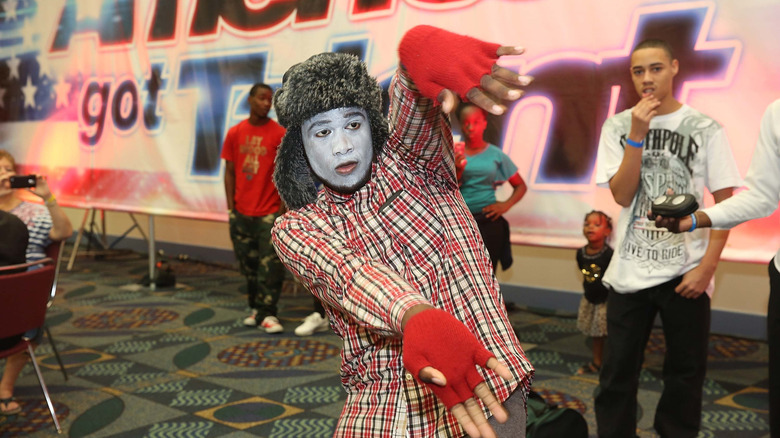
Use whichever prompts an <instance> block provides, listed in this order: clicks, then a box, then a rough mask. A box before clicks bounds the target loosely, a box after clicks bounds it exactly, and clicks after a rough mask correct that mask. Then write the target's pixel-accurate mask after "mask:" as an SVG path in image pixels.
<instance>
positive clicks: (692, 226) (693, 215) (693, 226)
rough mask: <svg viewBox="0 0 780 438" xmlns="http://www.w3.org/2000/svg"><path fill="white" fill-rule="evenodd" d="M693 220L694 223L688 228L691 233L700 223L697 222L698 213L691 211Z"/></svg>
mask: <svg viewBox="0 0 780 438" xmlns="http://www.w3.org/2000/svg"><path fill="white" fill-rule="evenodd" d="M691 222H692V224H691V228H690V229H689V230H688V232H689V233H690V232H691V231H693V230H695V229H696V225H698V224H697V223H696V213H691Z"/></svg>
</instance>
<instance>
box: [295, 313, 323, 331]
mask: <svg viewBox="0 0 780 438" xmlns="http://www.w3.org/2000/svg"><path fill="white" fill-rule="evenodd" d="M328 327H329V324H328V317H327V316H326V317H324V318H323V317H322V316H320V314H319V313H317V312H314V313H312V314H311V315H309V316H307V317H306V318H304V319H303V324H301V325H299V326H298V327H296V328H295V334H296V335H298V336H311V335H312V334H313V333H314V332H320V331H323V330H327V329H328Z"/></svg>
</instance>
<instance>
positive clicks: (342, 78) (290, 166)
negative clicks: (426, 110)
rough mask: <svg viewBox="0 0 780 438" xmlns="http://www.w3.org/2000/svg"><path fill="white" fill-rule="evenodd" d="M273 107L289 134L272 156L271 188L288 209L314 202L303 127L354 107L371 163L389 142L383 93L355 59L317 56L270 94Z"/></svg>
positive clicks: (297, 67) (288, 74) (298, 66)
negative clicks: (360, 114) (361, 114)
mask: <svg viewBox="0 0 780 438" xmlns="http://www.w3.org/2000/svg"><path fill="white" fill-rule="evenodd" d="M274 106H275V108H276V115H277V117H278V119H279V123H280V124H281V125H282V126H284V127H285V128H286V129H287V133H286V134H285V136H284V139H282V144H281V146H279V151H278V153H277V155H276V168H275V170H274V183H275V184H276V188H277V190H278V191H279V195H280V196H281V198H282V201H284V203H285V204H287V207H288V208H289V209H293V210H294V209H298V208H301V207H303V206H305V205H307V204H309V203H311V202H314V200H315V198H316V196H317V190H316V188H315V186H314V178H315V176H314V175H313V173H312V171H311V167H310V166H309V163H308V161H307V159H306V151H305V150H304V147H303V137H302V134H301V125H303V122H305V121H306V120H308V119H310V118H311V117H313V116H316V115H317V114H319V113H322V112H325V111H330V110H332V109H336V108H347V107H358V108H363V109H364V110H365V111H366V112H367V113H368V119H369V123H370V125H371V126H370V128H371V141H372V143H373V148H374V156H375V157H378V156H379V155H380V154H381V152H382V148H383V146H384V144H385V142H386V141H387V138H388V128H387V120H386V119H385V117H384V115H383V114H382V89H381V88H380V87H379V84H378V83H377V81H376V79H375V78H373V77H371V76H370V75H369V74H368V70H367V69H366V65H365V63H363V62H362V61H360V59H359V58H358V57H356V56H354V55H348V54H344V53H320V54H319V55H314V56H312V57H311V58H309V59H307V60H306V61H304V62H301V63H300V64H296V65H294V66H292V67H290V69H289V70H287V72H286V73H285V74H284V78H283V80H282V86H281V87H280V88H279V89H278V90H276V93H275V94H274Z"/></svg>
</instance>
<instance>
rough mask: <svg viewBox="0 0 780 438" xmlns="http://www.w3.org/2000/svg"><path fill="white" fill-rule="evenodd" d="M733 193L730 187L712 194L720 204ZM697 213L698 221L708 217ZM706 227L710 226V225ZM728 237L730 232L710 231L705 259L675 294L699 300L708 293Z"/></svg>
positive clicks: (691, 272) (688, 275) (687, 274)
mask: <svg viewBox="0 0 780 438" xmlns="http://www.w3.org/2000/svg"><path fill="white" fill-rule="evenodd" d="M733 193H734V189H733V188H731V187H729V188H725V189H721V190H718V191H715V192H714V193H713V194H712V197H713V198H714V199H715V202H716V203H718V202H721V201H723V200H725V199H728V198H730V197H731V195H732V194H733ZM697 213H699V214H697V215H696V218H697V220H698V218H699V217H700V216H705V217H706V216H707V215H706V214H704V213H701V212H697ZM687 221H690V216H687ZM689 223H690V222H689ZM702 225H704V224H702ZM706 225H707V226H709V224H706ZM698 227H699V225H698V224H697V226H696V228H698ZM688 229H690V226H688ZM728 237H729V230H712V231H710V241H709V244H708V245H707V251H706V252H705V253H704V257H702V259H701V262H700V263H699V265H698V266H696V267H695V268H693V269H691V270H690V271H688V272H686V273H685V275H683V279H682V281H681V282H680V284H679V285H678V286H677V287H676V288H675V290H674V291H675V292H677V293H678V294H680V295H681V296H682V297H684V298H698V297H699V295H701V294H702V293H704V292H705V291H706V289H707V286H708V285H709V283H710V279H711V278H712V276H713V275H715V268H717V267H718V261H720V254H721V253H722V252H723V248H724V247H725V246H726V240H727V239H728Z"/></svg>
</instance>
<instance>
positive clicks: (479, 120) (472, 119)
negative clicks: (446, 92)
mask: <svg viewBox="0 0 780 438" xmlns="http://www.w3.org/2000/svg"><path fill="white" fill-rule="evenodd" d="M460 128H461V130H462V131H463V136H464V137H466V138H467V139H468V140H470V141H472V142H477V143H479V142H481V141H482V135H483V134H484V133H485V129H486V128H487V119H486V118H485V113H484V112H482V110H481V109H480V108H478V107H475V106H469V107H466V108H464V109H463V111H461V113H460Z"/></svg>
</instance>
